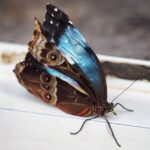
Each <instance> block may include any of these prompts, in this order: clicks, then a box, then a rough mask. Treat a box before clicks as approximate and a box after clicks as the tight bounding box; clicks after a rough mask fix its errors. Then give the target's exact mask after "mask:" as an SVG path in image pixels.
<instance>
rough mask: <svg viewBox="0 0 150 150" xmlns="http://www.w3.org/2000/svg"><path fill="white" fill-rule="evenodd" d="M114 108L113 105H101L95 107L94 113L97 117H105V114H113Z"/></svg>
mask: <svg viewBox="0 0 150 150" xmlns="http://www.w3.org/2000/svg"><path fill="white" fill-rule="evenodd" d="M113 107H114V104H113V103H106V104H99V105H95V106H94V107H93V112H94V113H95V114H97V115H101V116H103V115H104V114H105V113H108V112H112V111H113Z"/></svg>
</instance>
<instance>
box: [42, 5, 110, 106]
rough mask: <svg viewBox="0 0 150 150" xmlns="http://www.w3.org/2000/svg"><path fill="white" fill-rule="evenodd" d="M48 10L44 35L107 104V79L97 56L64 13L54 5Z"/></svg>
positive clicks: (44, 24)
mask: <svg viewBox="0 0 150 150" xmlns="http://www.w3.org/2000/svg"><path fill="white" fill-rule="evenodd" d="M46 8H47V12H46V16H45V21H44V23H43V33H44V34H45V36H46V37H47V38H48V41H50V42H53V43H54V44H55V47H56V48H57V49H58V50H59V51H60V53H61V54H62V55H63V56H64V57H65V58H66V59H67V60H68V61H69V63H70V64H72V65H73V66H74V67H75V68H76V69H77V70H79V72H81V73H82V74H83V75H84V76H86V77H87V79H88V80H89V82H90V84H91V85H92V86H93V89H94V91H96V93H97V95H98V96H99V97H100V99H101V102H102V103H105V102H106V100H107V88H106V79H105V74H104V71H103V68H102V66H101V64H100V62H99V60H98V58H97V56H96V55H95V53H94V52H93V50H92V49H91V48H90V46H89V45H88V43H87V42H86V40H85V39H84V37H83V36H82V35H81V33H80V32H79V31H78V29H77V28H76V27H74V26H73V24H72V22H71V21H70V20H69V18H68V16H67V15H66V14H65V13H64V12H63V11H61V10H60V9H58V8H57V7H55V6H53V5H47V7H46Z"/></svg>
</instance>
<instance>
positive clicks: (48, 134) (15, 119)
mask: <svg viewBox="0 0 150 150" xmlns="http://www.w3.org/2000/svg"><path fill="white" fill-rule="evenodd" d="M0 68H1V73H0V149H1V150H10V149H11V150H20V149H21V150H26V149H31V150H33V149H36V150H41V149H42V150H49V149H52V150H59V149H64V150H70V149H71V150H78V149H79V150H80V149H86V150H91V149H94V150H100V149H102V150H110V149H120V148H118V147H117V145H116V143H115V142H114V140H113V138H112V136H111V134H110V131H109V129H108V126H107V124H106V123H105V121H104V120H103V119H102V118H98V119H96V120H93V121H90V122H88V123H87V124H86V125H85V127H84V129H83V131H82V132H81V133H80V134H78V135H75V136H73V135H70V134H69V132H70V131H76V130H77V129H78V128H79V127H80V125H81V124H82V121H83V120H84V119H85V118H83V117H76V116H71V115H68V114H65V113H64V112H62V111H61V110H59V109H57V108H55V107H52V106H49V105H47V104H45V103H44V102H42V101H40V100H39V99H37V98H35V97H34V96H32V95H31V94H29V93H28V92H27V91H26V90H25V89H24V88H23V87H22V86H21V85H20V84H19V83H18V82H17V79H16V77H15V75H14V74H13V72H12V69H13V68H14V65H0ZM107 81H108V99H109V100H111V99H113V98H114V97H115V96H117V95H118V94H119V93H120V92H121V91H122V90H123V89H125V87H127V86H128V85H130V83H131V82H132V81H128V80H121V79H116V78H112V77H109V78H108V80H107ZM116 102H120V103H122V104H123V105H125V106H127V107H129V108H132V109H134V110H135V112H133V113H130V112H126V111H124V110H122V109H121V108H119V107H117V108H116V112H117V114H118V115H117V116H114V115H113V114H112V113H110V114H108V115H107V116H108V119H109V120H110V122H111V123H112V124H111V125H112V128H113V130H114V132H115V135H116V137H117V139H118V141H119V142H120V144H121V145H122V148H121V149H123V150H133V149H136V150H141V149H144V150H149V148H150V140H149V139H150V115H149V114H150V84H149V83H148V82H147V81H138V82H136V83H135V84H134V85H133V86H132V87H131V88H130V89H129V90H128V91H127V92H126V93H124V94H123V95H122V96H120V97H119V98H118V99H117V100H116Z"/></svg>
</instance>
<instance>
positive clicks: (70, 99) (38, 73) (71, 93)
mask: <svg viewBox="0 0 150 150" xmlns="http://www.w3.org/2000/svg"><path fill="white" fill-rule="evenodd" d="M14 72H15V74H16V76H17V78H18V81H19V82H20V83H21V84H22V85H23V86H24V87H25V88H27V89H28V91H29V92H31V93H32V94H34V95H35V96H37V97H39V98H41V99H42V100H43V101H45V102H47V103H50V104H53V105H56V106H57V107H59V108H60V109H62V110H63V111H65V112H67V113H70V114H73V115H78V116H88V115H90V114H91V113H92V111H91V97H90V96H89V95H88V94H87V93H86V92H84V90H83V89H82V88H81V87H80V86H79V85H78V83H77V82H75V81H74V80H72V79H71V78H67V77H66V78H67V79H66V78H64V77H65V75H64V74H62V73H60V72H58V71H56V70H54V69H50V68H47V67H45V66H43V65H42V64H40V63H39V62H38V61H37V60H35V59H34V57H33V56H32V55H31V54H30V53H28V54H27V55H26V58H25V61H24V62H22V63H19V64H17V65H16V68H15V70H14ZM66 81H67V82H66ZM68 82H69V83H68ZM79 101H82V102H80V103H79Z"/></svg>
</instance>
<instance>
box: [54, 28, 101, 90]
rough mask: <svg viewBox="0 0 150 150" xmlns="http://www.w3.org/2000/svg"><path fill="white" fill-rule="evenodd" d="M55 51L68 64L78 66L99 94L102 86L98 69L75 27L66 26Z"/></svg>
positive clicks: (84, 41)
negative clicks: (59, 53) (66, 60)
mask: <svg viewBox="0 0 150 150" xmlns="http://www.w3.org/2000/svg"><path fill="white" fill-rule="evenodd" d="M57 49H58V50H60V51H61V53H62V55H64V57H66V58H68V61H69V60H70V63H73V65H77V66H79V68H80V69H81V70H82V71H83V72H84V74H85V75H86V76H87V77H88V79H89V80H90V82H91V83H92V84H93V85H94V87H95V89H96V91H97V92H99V91H100V89H101V86H102V78H101V76H100V70H99V69H100V68H99V66H98V64H97V61H96V59H95V56H94V55H93V53H91V49H90V47H89V45H88V43H87V42H86V40H85V39H84V37H83V36H82V35H81V33H80V32H79V31H78V30H77V29H76V28H75V27H73V26H68V27H67V28H66V29H65V31H64V33H63V34H62V35H61V36H60V38H59V40H58V44H57Z"/></svg>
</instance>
